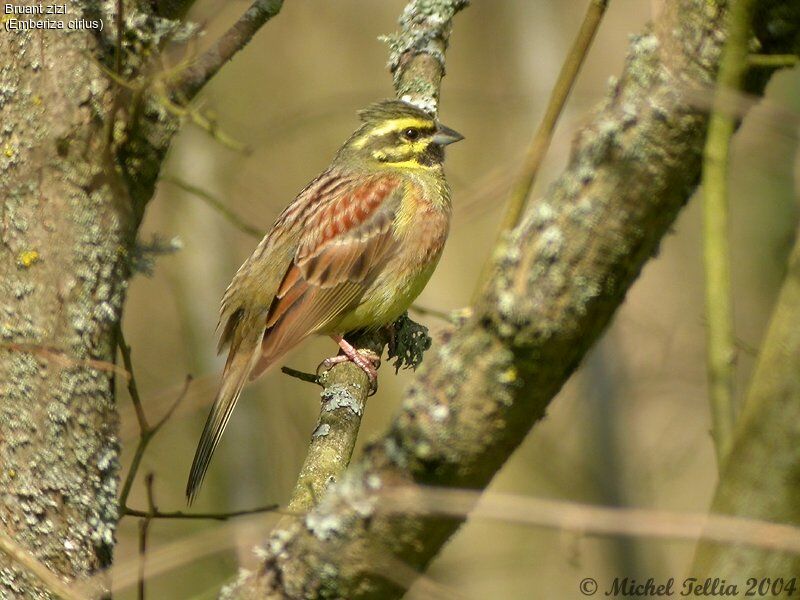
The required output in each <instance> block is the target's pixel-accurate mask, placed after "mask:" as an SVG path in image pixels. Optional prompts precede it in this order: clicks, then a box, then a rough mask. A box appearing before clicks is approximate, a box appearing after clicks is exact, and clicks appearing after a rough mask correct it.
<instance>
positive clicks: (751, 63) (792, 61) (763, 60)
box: [747, 54, 800, 69]
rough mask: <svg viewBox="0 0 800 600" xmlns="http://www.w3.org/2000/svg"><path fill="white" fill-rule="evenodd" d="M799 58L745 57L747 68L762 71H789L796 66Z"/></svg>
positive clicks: (752, 55)
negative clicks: (756, 68)
mask: <svg viewBox="0 0 800 600" xmlns="http://www.w3.org/2000/svg"><path fill="white" fill-rule="evenodd" d="M798 61H800V56H797V55H796V54H751V55H750V56H748V57H747V66H748V67H758V68H764V69H790V68H792V67H794V66H796V65H797V63H798Z"/></svg>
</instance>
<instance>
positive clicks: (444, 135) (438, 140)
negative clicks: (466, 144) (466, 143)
mask: <svg viewBox="0 0 800 600" xmlns="http://www.w3.org/2000/svg"><path fill="white" fill-rule="evenodd" d="M431 139H432V141H433V143H434V144H439V145H440V146H447V144H452V143H453V142H458V141H459V140H463V139H464V136H463V135H461V134H460V133H458V132H457V131H456V130H455V129H450V128H449V127H445V126H444V125H442V124H441V123H440V124H439V126H438V128H437V129H436V133H434V134H433V137H432V138H431Z"/></svg>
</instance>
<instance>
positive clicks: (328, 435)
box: [289, 363, 369, 513]
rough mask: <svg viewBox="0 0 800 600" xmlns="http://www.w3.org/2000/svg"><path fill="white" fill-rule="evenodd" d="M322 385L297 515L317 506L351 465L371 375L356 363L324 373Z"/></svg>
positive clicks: (295, 500) (295, 499)
mask: <svg viewBox="0 0 800 600" xmlns="http://www.w3.org/2000/svg"><path fill="white" fill-rule="evenodd" d="M320 383H321V384H322V386H323V388H324V389H323V391H322V394H321V396H322V406H321V408H320V415H319V421H318V422H317V426H316V428H315V429H314V433H312V434H311V443H310V445H309V448H308V453H307V454H306V458H305V461H304V462H303V467H302V468H301V469H300V475H299V477H298V478H297V483H296V484H295V488H294V492H293V493H292V498H291V500H290V501H289V511H290V512H293V513H305V512H307V511H309V510H310V509H311V508H313V507H314V506H316V504H317V502H318V501H319V499H320V498H322V496H323V495H324V494H325V491H326V490H327V488H328V486H329V485H331V484H333V483H335V482H336V481H338V480H339V478H340V477H341V475H342V473H344V471H345V469H346V468H347V465H349V464H350V457H351V456H352V455H353V448H355V445H356V440H357V439H358V429H359V427H360V426H361V416H362V415H363V414H364V406H365V405H366V401H367V395H368V394H369V380H368V379H367V374H366V373H365V372H364V371H363V370H361V369H360V368H359V367H357V366H356V365H355V364H353V363H345V364H343V365H339V366H338V367H337V368H334V369H331V370H330V371H327V372H325V373H323V374H322V377H321V378H320Z"/></svg>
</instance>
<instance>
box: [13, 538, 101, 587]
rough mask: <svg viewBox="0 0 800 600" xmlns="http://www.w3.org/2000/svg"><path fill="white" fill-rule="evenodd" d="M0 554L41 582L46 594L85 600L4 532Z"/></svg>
mask: <svg viewBox="0 0 800 600" xmlns="http://www.w3.org/2000/svg"><path fill="white" fill-rule="evenodd" d="M0 552H2V553H3V554H5V555H6V556H8V557H9V558H10V559H11V560H12V561H13V562H15V563H16V564H18V565H19V566H21V567H22V568H23V569H25V572H27V573H29V574H31V575H33V576H34V577H36V579H38V580H39V581H41V582H42V583H43V584H44V586H45V588H46V589H47V591H48V592H50V593H52V594H53V595H55V596H56V597H58V598H60V599H61V600H86V596H85V595H83V594H80V593H78V592H75V591H73V590H71V589H70V588H69V586H68V585H67V584H66V583H64V582H63V581H61V579H60V578H59V577H58V575H56V574H55V573H53V571H51V570H50V569H48V568H47V567H46V566H45V565H44V564H43V563H42V562H40V561H39V559H37V558H36V557H35V556H34V555H33V554H31V553H30V552H28V551H27V550H26V549H25V548H23V547H22V546H20V545H19V544H17V543H16V542H15V541H14V540H13V539H11V537H10V536H9V535H8V534H7V533H6V532H0Z"/></svg>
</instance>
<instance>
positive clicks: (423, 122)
mask: <svg viewBox="0 0 800 600" xmlns="http://www.w3.org/2000/svg"><path fill="white" fill-rule="evenodd" d="M433 125H434V123H433V121H432V120H427V119H418V118H416V117H403V118H401V119H390V120H388V121H384V122H383V123H381V124H380V125H379V126H378V127H375V128H373V129H370V130H369V131H368V132H367V133H366V135H364V136H362V137H360V138H358V139H357V140H356V141H355V142H353V146H354V147H355V148H363V147H364V146H365V145H366V143H367V141H368V140H369V139H370V138H373V137H378V136H381V135H385V134H387V133H389V132H392V131H400V130H401V129H406V128H408V127H417V128H419V129H424V128H426V127H433Z"/></svg>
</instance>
